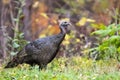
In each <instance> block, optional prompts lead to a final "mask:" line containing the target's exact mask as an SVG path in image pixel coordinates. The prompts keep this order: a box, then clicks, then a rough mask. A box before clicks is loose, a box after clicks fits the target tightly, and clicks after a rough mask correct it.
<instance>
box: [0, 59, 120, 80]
mask: <svg viewBox="0 0 120 80" xmlns="http://www.w3.org/2000/svg"><path fill="white" fill-rule="evenodd" d="M118 70H119V63H118V62H117V61H116V60H115V59H111V60H109V61H107V60H99V61H97V62H96V61H94V60H91V59H90V60H88V59H85V58H81V57H70V58H65V57H62V58H59V59H54V60H53V61H52V62H51V63H50V64H48V66H47V68H46V69H43V70H39V68H38V66H37V65H36V66H34V67H31V66H29V65H27V64H22V65H18V66H17V67H15V68H9V69H4V68H3V67H1V68H0V80H120V72H119V71H118Z"/></svg>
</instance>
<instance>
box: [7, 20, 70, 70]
mask: <svg viewBox="0 0 120 80" xmlns="http://www.w3.org/2000/svg"><path fill="white" fill-rule="evenodd" d="M69 25H70V22H68V21H61V22H60V23H59V28H60V30H61V31H60V33H59V34H57V35H52V36H48V37H45V38H40V39H37V40H35V41H32V42H30V43H29V44H27V45H26V46H25V47H24V48H23V49H22V50H21V51H20V52H19V53H18V54H17V55H15V56H14V57H13V59H12V60H11V61H10V62H9V63H8V64H7V65H6V66H5V68H11V67H15V66H17V65H18V64H22V63H27V64H30V65H32V66H33V65H35V64H38V65H39V67H40V68H43V67H45V66H46V65H47V64H48V63H49V62H51V61H52V60H53V59H54V58H55V56H56V54H57V52H58V50H59V47H60V44H61V42H62V41H63V39H64V37H65V35H66V33H67V32H68V31H69V30H68V27H69Z"/></svg>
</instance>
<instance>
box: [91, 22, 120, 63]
mask: <svg viewBox="0 0 120 80" xmlns="http://www.w3.org/2000/svg"><path fill="white" fill-rule="evenodd" d="M100 27H102V28H101V29H99V30H97V31H95V32H93V33H92V35H99V37H97V39H98V41H99V43H97V47H94V48H92V49H90V55H91V57H92V58H94V59H110V58H114V59H117V60H118V61H119V60H120V36H119V34H120V24H111V25H109V26H104V25H101V26H100Z"/></svg>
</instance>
